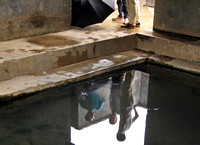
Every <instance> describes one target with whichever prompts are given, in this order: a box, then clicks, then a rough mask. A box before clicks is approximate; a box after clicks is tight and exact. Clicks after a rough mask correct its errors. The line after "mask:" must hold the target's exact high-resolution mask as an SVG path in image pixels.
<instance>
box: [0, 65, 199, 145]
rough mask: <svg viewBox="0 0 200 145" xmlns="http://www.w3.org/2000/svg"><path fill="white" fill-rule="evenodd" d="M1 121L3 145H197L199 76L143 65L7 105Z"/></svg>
mask: <svg viewBox="0 0 200 145" xmlns="http://www.w3.org/2000/svg"><path fill="white" fill-rule="evenodd" d="M134 108H135V110H134ZM112 114H116V118H115V119H116V120H117V121H116V123H113V122H114V121H113V120H111V116H112ZM137 115H138V116H137ZM0 118H1V119H0V145H1V144H2V145H66V143H67V144H70V143H71V144H76V145H85V144H87V145H89V144H91V145H92V144H93V145H94V144H95V145H98V144H99V145H100V144H101V145H102V144H114V145H117V144H123V145H199V144H200V133H199V132H200V123H199V122H200V77H199V76H198V75H196V74H191V73H188V72H184V71H180V70H179V71H178V70H175V69H170V68H167V67H163V66H158V65H155V64H140V65H137V66H133V67H130V68H126V69H123V70H119V71H115V72H110V73H107V74H102V75H101V76H97V77H94V78H90V79H87V80H84V81H80V82H75V83H71V84H67V85H63V86H61V87H57V88H52V89H48V90H46V91H42V92H38V93H35V94H28V95H27V96H23V97H22V99H20V100H15V101H12V102H7V103H6V105H1V106H0ZM109 118H110V119H109ZM112 119H113V118H112ZM109 120H111V122H112V123H111V122H109ZM117 134H120V135H123V134H125V136H126V138H123V137H124V136H123V137H121V138H118V139H117ZM118 140H120V141H118ZM122 140H124V141H122Z"/></svg>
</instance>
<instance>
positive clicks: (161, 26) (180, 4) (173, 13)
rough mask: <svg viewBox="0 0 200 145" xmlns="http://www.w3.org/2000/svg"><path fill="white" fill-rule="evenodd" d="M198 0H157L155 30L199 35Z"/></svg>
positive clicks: (199, 12)
mask: <svg viewBox="0 0 200 145" xmlns="http://www.w3.org/2000/svg"><path fill="white" fill-rule="evenodd" d="M199 5H200V1H199V0H190V1H188V0H176V1H174V0H157V1H156V3H155V15H154V25H153V28H154V29H155V30H161V31H166V32H171V33H176V34H181V35H187V36H192V37H200V27H199V23H200V19H199V18H200V8H199Z"/></svg>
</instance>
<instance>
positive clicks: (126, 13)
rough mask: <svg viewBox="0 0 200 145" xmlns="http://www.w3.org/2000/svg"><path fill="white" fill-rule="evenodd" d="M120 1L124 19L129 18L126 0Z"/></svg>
mask: <svg viewBox="0 0 200 145" xmlns="http://www.w3.org/2000/svg"><path fill="white" fill-rule="evenodd" d="M122 3H123V13H124V19H125V18H129V15H128V8H127V2H126V0H122Z"/></svg>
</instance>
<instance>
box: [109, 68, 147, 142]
mask: <svg viewBox="0 0 200 145" xmlns="http://www.w3.org/2000/svg"><path fill="white" fill-rule="evenodd" d="M146 76H147V77H146ZM147 78H148V75H146V74H145V73H142V72H140V71H134V70H133V71H129V72H126V73H125V74H123V75H119V76H116V77H113V78H112V81H113V83H112V89H111V97H110V107H111V110H112V115H111V116H110V118H109V122H110V124H115V123H116V122H117V116H116V114H120V122H119V130H118V133H117V140H118V141H124V140H125V139H126V136H125V132H126V131H127V130H128V129H129V128H130V127H131V124H132V123H133V122H134V121H135V120H136V119H137V118H138V117H139V115H138V112H137V110H136V106H138V105H140V106H142V107H144V105H146V103H147V95H146V94H147V90H148V89H147V87H148V84H147V82H148V79H147ZM143 85H144V86H143ZM141 91H143V92H142V93H141ZM132 109H133V110H134V113H135V116H134V117H133V118H132Z"/></svg>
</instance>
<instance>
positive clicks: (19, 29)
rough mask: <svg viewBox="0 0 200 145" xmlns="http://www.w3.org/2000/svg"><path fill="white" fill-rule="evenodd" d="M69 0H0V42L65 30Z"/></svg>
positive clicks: (68, 23) (69, 8) (67, 20)
mask: <svg viewBox="0 0 200 145" xmlns="http://www.w3.org/2000/svg"><path fill="white" fill-rule="evenodd" d="M70 25H71V0H56V1H55V0H48V1H47V0H16V1H12V0H1V1H0V32H1V33H0V41H1V40H8V39H14V38H19V37H26V36H32V35H39V34H44V33H49V32H56V31H62V30H66V29H68V28H69V27H70Z"/></svg>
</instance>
